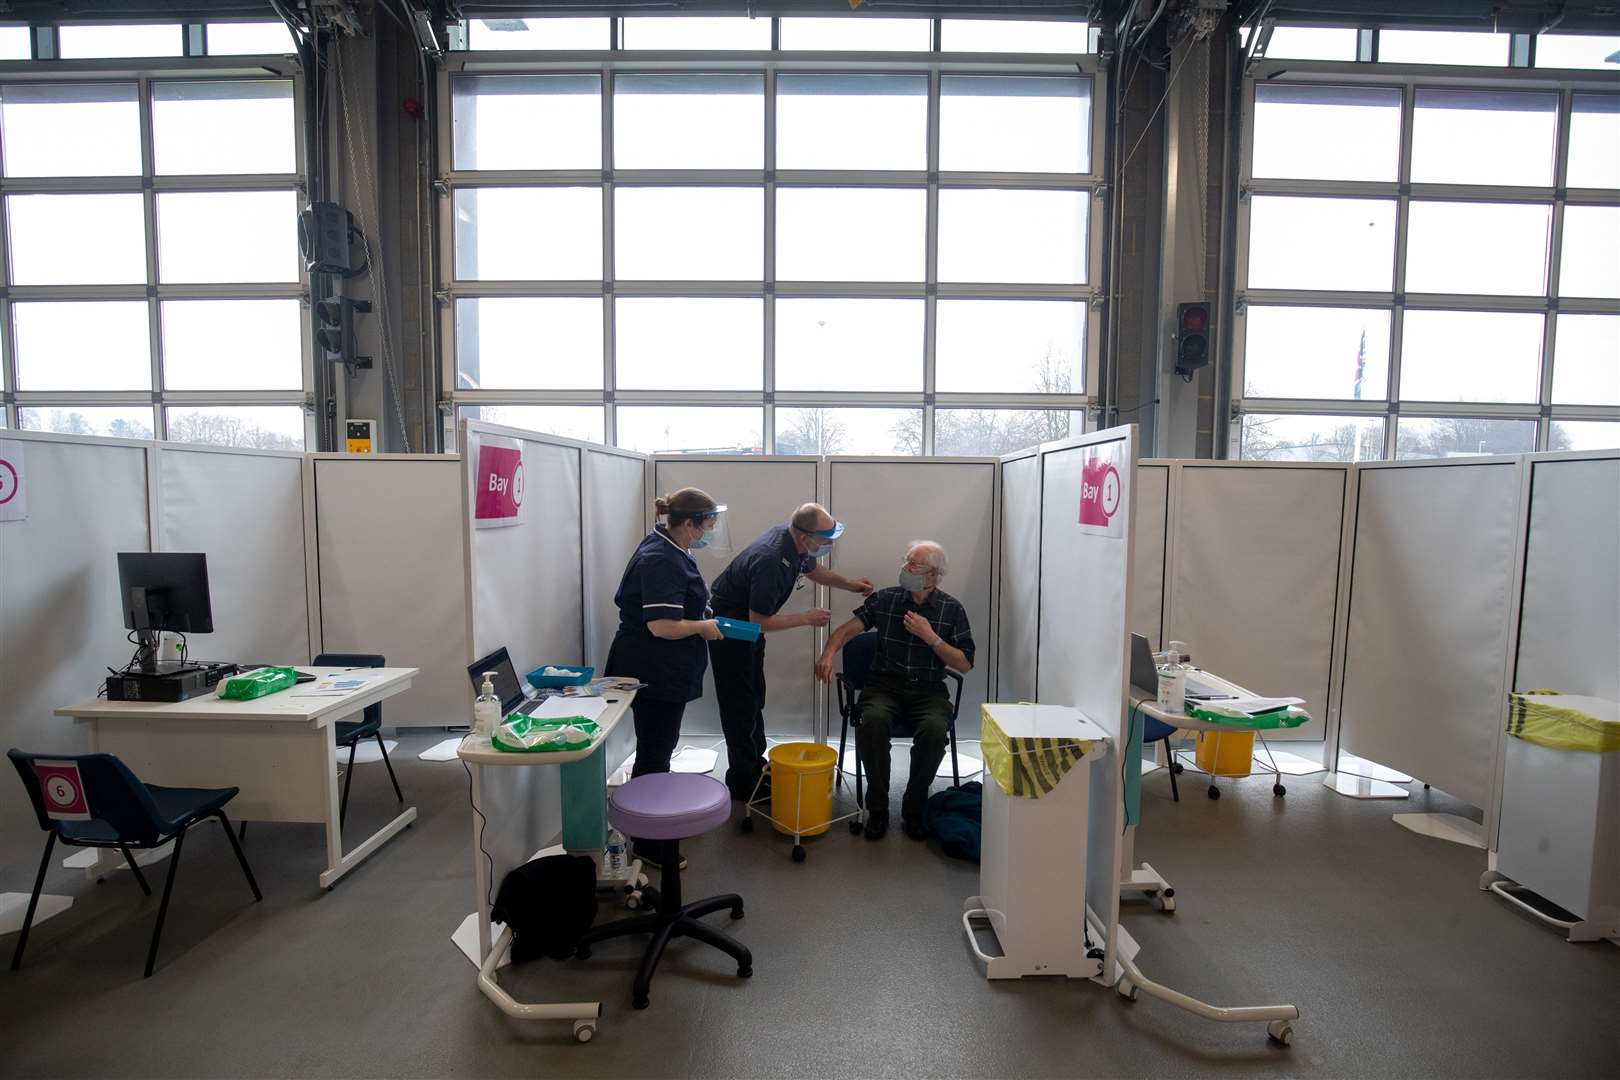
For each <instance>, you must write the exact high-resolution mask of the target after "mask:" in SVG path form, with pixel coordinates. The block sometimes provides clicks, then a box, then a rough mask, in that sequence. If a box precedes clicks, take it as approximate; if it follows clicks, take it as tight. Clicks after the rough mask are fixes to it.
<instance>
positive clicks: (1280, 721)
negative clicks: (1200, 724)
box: [1187, 701, 1311, 731]
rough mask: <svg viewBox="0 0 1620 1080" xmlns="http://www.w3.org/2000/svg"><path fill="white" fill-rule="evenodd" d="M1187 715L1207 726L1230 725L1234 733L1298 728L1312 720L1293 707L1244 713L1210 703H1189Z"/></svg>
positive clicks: (1309, 716) (1301, 710)
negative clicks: (1227, 709)
mask: <svg viewBox="0 0 1620 1080" xmlns="http://www.w3.org/2000/svg"><path fill="white" fill-rule="evenodd" d="M1187 715H1188V716H1190V717H1192V718H1193V719H1195V720H1202V721H1204V722H1205V723H1206V724H1230V725H1232V730H1233V731H1275V730H1276V729H1278V728H1297V727H1299V726H1300V725H1301V724H1304V723H1306V722H1307V721H1308V720H1310V718H1311V714H1310V713H1308V712H1306V711H1305V710H1304V709H1299V708H1295V707H1294V706H1292V705H1290V706H1288V707H1287V708H1285V709H1276V710H1274V711H1272V712H1263V713H1243V712H1235V711H1226V710H1223V709H1222V708H1221V707H1220V705H1219V704H1218V703H1216V702H1210V701H1198V702H1194V701H1189V702H1187Z"/></svg>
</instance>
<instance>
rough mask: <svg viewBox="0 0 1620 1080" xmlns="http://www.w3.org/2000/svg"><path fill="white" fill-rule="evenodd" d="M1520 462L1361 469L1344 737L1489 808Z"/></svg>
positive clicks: (1376, 757) (1347, 745)
mask: <svg viewBox="0 0 1620 1080" xmlns="http://www.w3.org/2000/svg"><path fill="white" fill-rule="evenodd" d="M1519 468H1520V464H1519V461H1518V460H1516V459H1515V460H1502V459H1493V460H1487V461H1478V462H1455V463H1446V464H1440V463H1435V464H1425V465H1420V466H1407V467H1402V466H1373V465H1364V466H1361V468H1360V469H1359V471H1358V477H1359V486H1360V494H1359V497H1358V505H1357V514H1356V534H1355V552H1354V558H1353V561H1352V567H1351V579H1350V583H1349V589H1350V596H1349V606H1350V617H1349V634H1348V637H1347V640H1346V643H1345V662H1344V663H1345V667H1344V693H1343V710H1342V720H1341V732H1340V738H1341V743H1342V746H1343V748H1344V749H1345V750H1347V751H1349V752H1350V753H1352V754H1356V755H1358V756H1360V757H1364V758H1368V759H1370V760H1372V761H1376V762H1379V763H1381V764H1384V765H1388V766H1390V767H1392V768H1395V769H1400V770H1402V771H1403V772H1408V773H1411V774H1412V775H1413V776H1416V777H1418V778H1419V779H1421V780H1423V781H1425V782H1426V783H1429V784H1432V785H1433V786H1434V787H1437V788H1439V789H1440V790H1442V791H1445V792H1447V793H1449V794H1451V795H1454V796H1456V797H1457V798H1459V799H1462V800H1464V801H1465V802H1469V803H1472V804H1473V805H1475V806H1479V807H1485V808H1489V807H1490V804H1491V801H1492V793H1493V790H1494V777H1495V768H1496V746H1497V742H1498V739H1499V737H1500V734H1501V732H1500V728H1501V725H1502V721H1503V697H1504V694H1505V693H1506V687H1505V686H1504V685H1503V682H1504V680H1503V659H1504V656H1505V654H1506V649H1507V641H1508V635H1509V633H1510V631H1511V626H1510V622H1511V619H1512V604H1513V592H1514V581H1513V577H1514V570H1515V561H1516V554H1517V531H1518V510H1519V506H1518V504H1519V484H1520V474H1519Z"/></svg>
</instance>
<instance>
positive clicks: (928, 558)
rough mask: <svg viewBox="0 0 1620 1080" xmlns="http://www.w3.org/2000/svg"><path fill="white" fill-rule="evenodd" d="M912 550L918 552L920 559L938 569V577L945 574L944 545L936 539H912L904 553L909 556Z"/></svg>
mask: <svg viewBox="0 0 1620 1080" xmlns="http://www.w3.org/2000/svg"><path fill="white" fill-rule="evenodd" d="M914 551H917V552H920V553H921V554H922V561H923V562H926V563H927V564H928V565H929V566H932V567H933V568H934V569H935V570H937V571H939V576H940V577H944V576H945V569H946V559H945V545H943V544H941V543H939V542H938V541H937V540H913V541H912V542H911V543H910V544H908V545H907V546H906V555H907V556H910V555H911V553H912V552H914Z"/></svg>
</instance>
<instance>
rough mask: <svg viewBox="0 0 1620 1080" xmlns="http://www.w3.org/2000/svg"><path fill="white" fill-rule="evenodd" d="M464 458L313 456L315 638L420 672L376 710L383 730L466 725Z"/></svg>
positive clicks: (332, 648)
mask: <svg viewBox="0 0 1620 1080" xmlns="http://www.w3.org/2000/svg"><path fill="white" fill-rule="evenodd" d="M460 470H461V459H460V458H457V457H454V456H437V455H398V456H393V455H386V454H385V455H378V456H375V457H361V456H354V457H351V456H347V455H341V454H334V455H315V458H314V462H313V472H314V485H315V499H314V503H315V507H316V522H317V529H316V550H317V552H318V555H319V569H320V606H321V624H320V625H321V641H320V642H319V644H318V646H317V651H324V652H360V653H380V654H382V655H383V656H386V657H387V658H388V662H389V663H390V664H398V665H400V666H404V667H417V668H421V669H422V674H421V675H420V676H418V677H417V679H416V680H415V682H414V683H413V685H412V687H411V689H410V691H409V692H407V693H404V694H400V695H399V696H398V697H395V698H391V699H390V700H389V701H388V703H387V704H386V705H384V706H383V723H384V724H385V725H386V726H388V727H413V726H414V727H447V726H456V725H461V724H466V723H468V722H469V721H470V720H471V717H472V698H473V691H472V689H471V687H470V686H469V685H468V682H467V615H466V585H465V578H464V576H463V569H462V546H461V545H462V528H461V472H460Z"/></svg>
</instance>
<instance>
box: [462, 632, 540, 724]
mask: <svg viewBox="0 0 1620 1080" xmlns="http://www.w3.org/2000/svg"><path fill="white" fill-rule="evenodd" d="M486 671H493V672H494V673H495V677H494V678H493V679H491V680H490V681H491V682H492V683H493V684H494V686H495V696H496V697H498V698H500V699H501V712H502V714H504V715H506V716H510V715H511V714H513V713H520V714H521V715H523V716H528V715H529V713H530V712H532V711H533V710H534V709H537V708H539V706H540V701H541V698H540V697H538V696H537V694H536V692H535V691H534V690H533V689H531V688H530V687H529V686H528V685H527V684H526V683H524V681H523V680H522V679H519V678H518V673H517V668H515V667H513V666H512V657H511V656H510V655H508V653H507V651H506V646H505V645H502V646H501V647H500V648H498V649H496V650H495V651H494V652H492V653H490V654H489V655H488V656H485V657H481V658H480V659H478V660H475V661H473V662H472V663H471V664H468V665H467V678H468V679H470V680H472V685H473V693H475V694H476V693H478V691H480V690H482V689H483V686H484V672H486Z"/></svg>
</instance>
